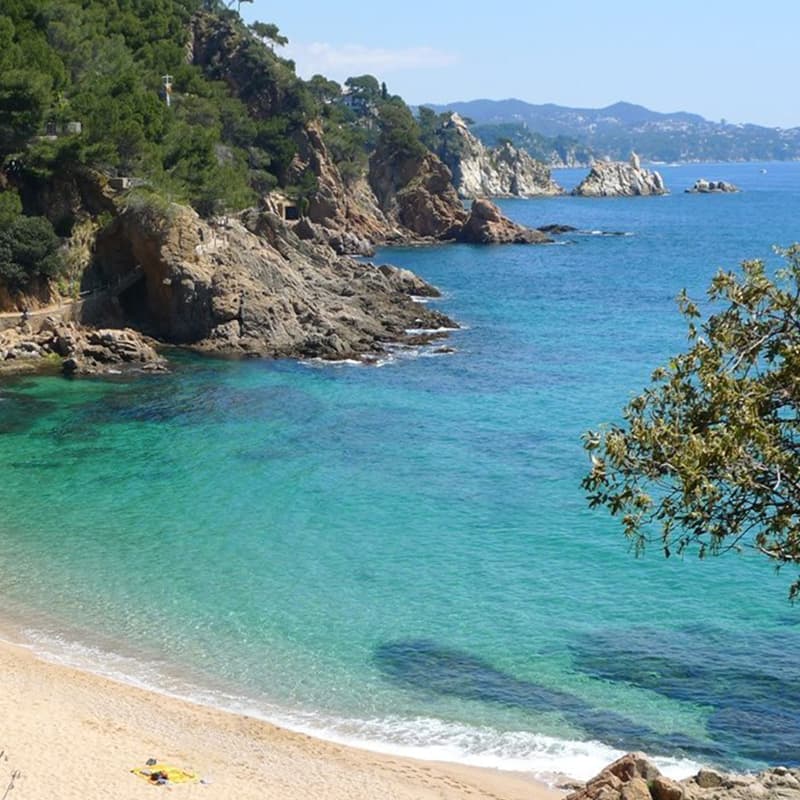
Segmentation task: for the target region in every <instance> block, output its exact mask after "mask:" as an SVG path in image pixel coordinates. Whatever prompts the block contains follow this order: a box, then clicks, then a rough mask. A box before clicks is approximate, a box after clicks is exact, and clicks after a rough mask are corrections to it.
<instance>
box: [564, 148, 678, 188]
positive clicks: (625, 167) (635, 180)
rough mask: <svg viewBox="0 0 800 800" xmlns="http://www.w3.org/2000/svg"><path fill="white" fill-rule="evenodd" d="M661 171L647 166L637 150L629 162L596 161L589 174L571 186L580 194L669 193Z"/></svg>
mask: <svg viewBox="0 0 800 800" xmlns="http://www.w3.org/2000/svg"><path fill="white" fill-rule="evenodd" d="M667 191H668V190H667V187H666V186H665V185H664V180H663V178H662V177H661V175H660V174H659V173H658V172H650V171H649V170H646V169H644V168H643V167H642V166H641V164H640V162H639V157H638V156H637V155H636V153H632V154H631V160H630V161H629V162H628V163H627V164H626V163H624V162H621V161H596V162H595V163H594V164H593V165H592V169H591V170H590V172H589V174H588V175H587V176H586V177H585V178H584V179H583V180H582V181H581V183H580V184H579V185H578V186H577V187H576V188H575V189H573V190H572V194H573V195H577V196H579V197H637V196H641V195H660V194H667Z"/></svg>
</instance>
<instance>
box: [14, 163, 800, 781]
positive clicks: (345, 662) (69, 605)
mask: <svg viewBox="0 0 800 800" xmlns="http://www.w3.org/2000/svg"><path fill="white" fill-rule="evenodd" d="M762 170H766V172H764V171H762ZM662 171H663V174H664V176H665V179H666V181H667V184H668V185H669V186H670V187H671V188H672V190H673V194H672V195H670V196H668V197H661V198H634V199H603V200H589V199H579V198H570V197H563V198H553V199H541V200H529V201H507V202H503V203H502V206H503V209H504V210H505V212H506V213H507V214H509V215H510V216H511V217H513V218H514V219H515V220H517V221H519V222H523V223H527V224H530V225H542V224H546V223H554V222H558V223H566V224H570V225H574V226H576V227H577V228H579V229H581V230H582V231H585V233H579V234H570V235H567V236H564V237H562V238H561V243H560V244H558V245H553V246H534V247H523V246H495V247H471V246H460V245H448V246H438V247H427V248H413V249H412V248H409V249H392V250H385V251H383V252H381V253H379V254H378V258H377V259H376V261H377V262H379V263H380V262H390V263H393V264H396V265H399V266H403V267H407V268H410V269H413V270H415V271H416V272H418V273H419V274H421V275H422V276H423V277H425V278H426V279H428V280H430V281H432V282H433V283H435V284H436V285H438V286H439V287H440V288H441V290H442V292H443V298H442V299H441V300H437V301H435V304H436V306H437V307H438V308H441V309H442V310H443V311H445V312H446V313H447V314H449V315H450V316H451V317H453V318H454V319H456V320H458V322H459V323H460V324H461V325H462V326H463V328H462V329H461V330H459V331H457V332H455V333H453V334H452V335H451V337H450V344H451V345H452V346H453V347H454V348H455V352H454V353H452V354H447V355H435V354H434V353H432V352H430V351H425V350H422V351H420V350H402V349H400V350H397V351H396V353H395V354H394V357H393V358H390V359H386V360H385V362H384V363H383V364H382V365H381V366H370V367H367V366H353V365H346V364H340V365H324V364H301V363H295V362H291V361H279V362H269V361H246V362H233V361H223V360H211V359H203V358H199V357H194V356H186V355H184V356H181V357H180V358H178V359H177V360H176V362H175V365H174V370H173V371H172V372H171V373H170V374H168V375H152V376H147V377H142V378H137V379H122V378H118V379H111V380H76V381H67V380H64V379H60V378H45V377H38V378H18V379H14V380H6V381H5V383H3V384H0V465H2V466H1V469H2V480H0V598H2V599H0V602H2V607H3V614H2V627H3V628H4V630H5V633H6V635H7V636H8V637H12V638H15V639H17V640H22V641H24V642H27V643H29V644H30V645H31V646H32V647H34V648H35V649H36V650H37V651H39V652H41V653H44V654H46V655H47V656H48V657H50V658H54V659H58V660H60V661H64V662H66V663H69V664H74V665H78V666H81V667H84V668H88V669H93V670H96V671H98V672H102V673H104V674H110V675H114V676H116V677H118V678H122V679H125V680H129V681H134V682H137V683H140V684H144V685H147V686H152V687H157V688H159V689H161V690H163V691H167V692H172V693H176V694H180V695H185V696H191V697H194V698H197V699H199V700H201V701H203V702H208V703H213V704H218V705H221V706H224V707H226V708H231V709H236V710H239V711H247V712H248V713H251V714H257V715H260V716H263V717H266V718H268V719H271V720H274V721H277V722H280V723H283V724H286V725H289V726H291V727H293V728H296V729H301V730H305V731H309V732H315V733H317V734H319V735H322V736H327V737H329V738H333V739H337V740H340V741H347V742H356V743H360V744H366V745H368V746H371V747H375V748H379V749H384V750H389V751H393V752H402V753H407V754H412V755H418V756H422V757H428V758H436V759H450V760H456V761H464V762H469V763H473V764H481V765H490V766H498V767H503V768H510V769H521V770H526V771H530V772H532V773H536V774H537V775H542V776H547V775H549V774H552V773H555V772H559V771H560V772H565V773H567V774H570V775H573V776H575V777H583V778H586V777H589V776H590V775H592V774H593V773H594V772H596V771H597V770H598V769H599V768H600V767H601V766H603V765H604V764H605V763H607V762H608V761H609V760H610V759H611V758H612V757H613V756H615V755H616V754H617V753H618V752H619V751H623V750H630V749H643V750H645V751H647V752H649V753H650V754H652V755H653V756H656V757H658V759H659V763H661V764H662V765H663V766H666V767H667V769H668V771H670V772H671V773H673V774H685V773H688V772H689V771H690V770H691V768H692V766H693V765H694V764H697V763H702V764H717V765H721V766H725V767H737V768H755V767H758V766H760V765H762V764H765V763H787V762H788V763H794V764H797V763H798V759H800V755H799V754H800V658H798V654H800V608H797V607H793V606H791V605H790V604H789V603H788V601H787V591H788V586H789V583H790V582H791V580H792V579H793V578H794V577H795V576H794V575H793V574H791V573H789V572H783V573H777V574H776V572H775V571H774V569H773V568H772V566H771V565H769V564H768V563H766V562H765V560H764V559H763V558H761V557H756V556H752V555H748V554H744V555H741V556H737V555H726V556H724V557H721V558H718V559H711V560H707V561H702V562H701V561H699V560H697V559H696V558H694V557H690V556H687V557H686V558H684V559H680V558H673V559H671V560H669V561H666V560H664V558H663V556H662V555H661V553H660V552H659V551H657V550H653V551H651V552H649V553H647V554H646V555H645V557H643V558H641V559H636V558H635V557H634V556H633V554H632V553H631V552H630V551H629V549H628V546H627V543H626V541H625V539H624V537H623V535H622V532H621V529H620V528H619V525H618V523H617V522H615V521H613V520H611V519H610V518H609V517H608V516H607V514H605V513H604V512H603V511H590V510H589V509H588V508H587V504H586V501H585V498H584V495H583V492H582V490H581V487H580V480H581V478H582V476H583V475H584V474H585V472H586V471H587V468H588V464H587V459H586V456H585V454H584V452H583V450H582V448H581V441H580V437H581V433H582V432H583V431H585V430H586V429H588V428H596V427H597V426H598V425H599V424H601V423H603V422H607V421H610V420H615V419H618V417H619V414H620V410H621V408H622V406H623V405H624V404H625V402H626V401H627V400H628V399H629V398H630V397H631V396H632V394H633V393H635V392H638V391H639V390H640V389H641V388H642V387H643V386H644V385H646V383H647V381H648V378H649V375H650V373H651V371H652V369H653V368H654V367H655V366H657V365H658V364H660V363H663V362H664V361H665V360H666V359H667V358H668V357H669V355H670V354H672V353H675V352H677V351H679V350H680V349H681V348H682V347H684V346H685V343H686V339H685V327H684V323H683V321H682V319H681V317H680V315H679V314H678V312H677V308H676V304H675V297H676V295H677V294H678V292H679V291H680V290H681V289H682V288H683V287H686V288H687V289H688V290H689V292H690V294H692V295H693V296H694V297H696V298H698V299H701V298H702V297H703V293H704V290H705V288H706V286H707V285H708V283H709V280H710V278H711V276H712V275H713V273H714V272H715V270H716V269H717V268H719V267H726V268H733V267H735V266H736V265H737V264H738V263H739V262H740V261H741V260H742V259H745V258H748V259H749V258H764V259H766V260H768V261H769V262H770V263H771V264H774V265H777V264H779V263H780V260H779V259H778V258H777V256H776V255H775V254H774V253H773V250H772V248H773V245H788V244H790V243H792V242H794V241H796V240H799V239H800V164H766V165H761V164H756V165H691V166H681V167H665V168H664V169H663V170H662ZM579 177H580V172H577V171H563V172H557V173H556V178H557V179H558V180H560V181H562V182H563V183H564V184H566V185H567V186H568V187H569V186H571V185H574V183H576V182H577V180H578V178H579ZM699 177H706V178H709V179H716V178H724V179H726V180H730V181H733V182H734V183H736V184H738V185H739V186H741V187H742V188H743V189H744V191H743V192H742V193H741V194H736V195H712V196H693V195H686V194H683V191H682V190H683V189H684V188H685V187H688V186H690V185H691V184H692V183H693V182H694V180H695V179H696V178H699ZM592 232H594V233H592ZM600 232H606V233H621V234H624V235H601V234H600Z"/></svg>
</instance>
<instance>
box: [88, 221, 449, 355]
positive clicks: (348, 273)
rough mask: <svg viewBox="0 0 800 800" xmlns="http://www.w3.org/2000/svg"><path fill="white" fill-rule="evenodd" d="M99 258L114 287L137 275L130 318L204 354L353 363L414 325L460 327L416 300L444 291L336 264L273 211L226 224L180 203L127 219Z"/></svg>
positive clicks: (129, 295)
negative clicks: (158, 213) (119, 280)
mask: <svg viewBox="0 0 800 800" xmlns="http://www.w3.org/2000/svg"><path fill="white" fill-rule="evenodd" d="M97 257H98V262H99V267H98V268H99V269H101V270H104V271H105V276H106V277H107V279H108V280H109V281H110V282H111V283H112V284H113V282H114V280H115V279H116V278H118V277H119V276H120V275H125V274H128V275H131V274H133V275H134V276H135V275H136V272H135V270H137V268H138V269H139V270H140V274H141V278H140V279H139V283H138V284H137V285H134V286H131V288H130V289H128V290H126V292H124V293H122V294H121V295H120V297H119V306H120V308H119V312H120V313H121V314H122V315H123V319H128V320H130V319H134V320H138V322H139V324H140V325H141V327H142V329H143V330H145V331H147V332H148V333H151V334H152V335H154V336H156V337H157V338H159V339H163V340H165V341H168V342H174V343H180V344H186V345H191V346H192V347H194V348H197V349H200V350H203V351H208V352H218V353H229V354H235V353H241V354H252V355H263V356H276V357H300V358H307V357H319V358H327V359H341V358H358V357H360V356H364V355H366V354H371V353H376V352H380V351H382V350H383V349H384V345H385V343H387V342H396V341H403V340H404V339H405V338H406V337H407V334H406V330H407V329H419V328H425V329H434V328H441V327H449V328H454V327H457V326H456V325H455V323H453V322H452V321H451V320H449V319H448V318H447V317H445V316H444V315H443V314H441V313H439V312H436V311H433V310H431V309H428V308H426V307H425V306H423V305H421V304H419V303H416V302H414V301H413V299H412V295H426V294H427V295H431V294H437V292H436V290H435V289H434V288H433V287H431V286H430V285H429V284H426V283H425V282H424V281H422V280H421V279H419V278H417V277H416V276H414V275H413V274H412V273H410V272H408V271H406V270H398V269H395V268H393V267H388V266H386V267H380V268H378V267H375V266H374V265H372V264H364V263H361V262H358V261H355V260H353V259H351V258H347V257H341V256H337V255H336V254H335V253H334V252H333V251H332V250H331V248H330V247H328V246H327V245H324V244H318V243H316V242H314V241H313V239H311V240H306V241H303V240H301V239H300V238H298V236H297V235H296V234H295V233H294V231H293V230H292V229H291V228H290V227H289V226H287V225H286V224H284V223H283V222H282V221H281V220H280V219H279V218H278V217H277V216H275V215H274V214H272V213H270V212H258V211H255V210H250V211H247V212H243V214H241V215H240V216H239V217H238V218H231V219H229V220H227V221H226V223H225V224H224V225H223V224H211V223H207V222H205V221H203V220H201V219H200V218H199V217H198V216H197V214H195V213H194V212H193V211H192V210H191V209H188V208H184V207H181V206H172V207H170V209H169V213H168V214H167V215H164V216H160V217H159V216H154V215H151V214H148V213H143V212H136V211H128V212H126V213H124V214H122V215H121V216H120V217H119V218H118V219H117V220H116V221H115V223H114V225H112V226H111V228H110V229H109V230H108V231H107V232H106V233H105V234H104V235H103V236H102V237H100V239H99V240H98V243H97ZM123 285H124V284H123ZM133 301H138V306H135V307H132V305H131V304H132V302H133Z"/></svg>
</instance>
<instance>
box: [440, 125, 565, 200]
mask: <svg viewBox="0 0 800 800" xmlns="http://www.w3.org/2000/svg"><path fill="white" fill-rule="evenodd" d="M438 138H439V141H440V145H439V147H438V148H437V155H438V156H439V158H440V159H441V160H442V161H443V162H444V163H445V164H446V165H447V167H448V168H449V169H450V171H451V172H452V174H453V184H454V186H455V187H456V190H457V191H458V193H459V195H460V196H461V197H537V196H541V195H557V194H563V192H564V190H563V189H562V188H561V187H560V186H559V185H558V184H557V183H556V182H555V181H554V180H553V179H552V178H551V176H550V169H549V168H548V167H547V166H546V165H545V164H542V163H541V162H540V161H536V160H534V159H533V158H531V156H530V155H528V153H526V152H525V151H524V150H521V149H518V148H516V147H514V146H513V145H512V144H511V143H510V142H506V143H505V144H503V145H501V146H500V147H495V148H488V147H486V145H484V144H483V142H481V141H480V139H478V138H477V137H476V136H474V135H473V134H472V132H471V131H470V130H469V127H468V126H467V124H466V122H465V121H464V120H463V119H462V118H461V117H460V116H459V115H458V114H455V113H453V114H451V115H450V117H449V118H448V119H447V120H446V121H445V122H444V123H443V124H442V126H441V128H440V130H439V137H438Z"/></svg>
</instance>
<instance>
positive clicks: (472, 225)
mask: <svg viewBox="0 0 800 800" xmlns="http://www.w3.org/2000/svg"><path fill="white" fill-rule="evenodd" d="M458 241H460V242H465V243H468V244H542V243H544V242H550V241H552V239H550V238H549V237H548V236H547V235H546V234H545V233H543V232H542V231H538V230H533V229H531V228H525V227H523V226H522V225H517V224H516V223H515V222H512V221H511V220H510V219H508V218H507V217H504V216H503V215H502V214H501V213H500V209H499V208H498V207H497V206H496V205H495V204H494V203H492V202H491V201H489V200H486V199H480V200H474V201H473V203H472V209H471V211H470V215H469V219H467V221H466V223H465V224H464V227H463V228H462V230H461V231H460V233H459V234H458Z"/></svg>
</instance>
